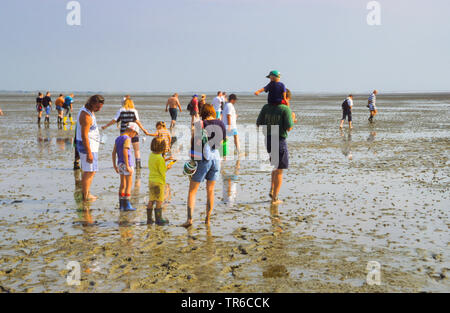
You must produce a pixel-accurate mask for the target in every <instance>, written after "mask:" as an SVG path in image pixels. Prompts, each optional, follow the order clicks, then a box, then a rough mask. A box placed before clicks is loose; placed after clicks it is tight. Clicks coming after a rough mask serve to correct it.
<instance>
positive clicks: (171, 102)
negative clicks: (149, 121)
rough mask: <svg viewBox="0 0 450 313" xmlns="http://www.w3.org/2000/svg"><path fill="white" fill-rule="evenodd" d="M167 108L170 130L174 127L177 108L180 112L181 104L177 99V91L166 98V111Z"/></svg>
mask: <svg viewBox="0 0 450 313" xmlns="http://www.w3.org/2000/svg"><path fill="white" fill-rule="evenodd" d="M167 110H169V113H170V118H171V119H172V121H171V123H170V130H172V129H173V128H174V127H175V123H176V121H177V115H178V110H180V113H181V104H180V101H179V100H178V93H174V94H173V95H172V97H170V98H169V99H168V100H167V103H166V112H167Z"/></svg>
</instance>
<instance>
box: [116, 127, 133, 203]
mask: <svg viewBox="0 0 450 313" xmlns="http://www.w3.org/2000/svg"><path fill="white" fill-rule="evenodd" d="M138 135H139V126H138V125H137V124H136V123H133V122H131V123H128V125H127V128H126V129H125V132H123V133H122V134H120V136H119V137H117V138H116V141H115V143H114V149H113V152H112V162H113V166H114V169H115V170H116V173H117V174H119V175H120V187H119V209H120V210H121V211H136V208H133V207H132V206H131V203H130V197H131V186H132V183H133V172H134V169H133V166H134V160H133V158H132V156H131V140H132V138H133V137H135V136H138ZM117 159H118V161H117V163H116V160H117Z"/></svg>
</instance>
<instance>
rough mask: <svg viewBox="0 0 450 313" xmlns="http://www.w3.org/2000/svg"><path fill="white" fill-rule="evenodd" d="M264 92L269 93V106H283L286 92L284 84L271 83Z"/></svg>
mask: <svg viewBox="0 0 450 313" xmlns="http://www.w3.org/2000/svg"><path fill="white" fill-rule="evenodd" d="M264 91H265V92H268V93H269V94H268V95H267V102H268V103H269V104H281V102H282V101H283V93H285V92H286V86H284V84H283V83H282V82H274V81H271V82H270V83H268V84H267V86H266V87H264Z"/></svg>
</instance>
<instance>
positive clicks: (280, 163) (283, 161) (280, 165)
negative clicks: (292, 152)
mask: <svg viewBox="0 0 450 313" xmlns="http://www.w3.org/2000/svg"><path fill="white" fill-rule="evenodd" d="M271 138H272V137H271V136H267V137H266V148H267V152H268V153H269V155H270V164H271V165H273V166H274V167H276V168H277V169H279V170H284V169H287V168H289V151H288V146H287V141H286V138H282V137H280V146H279V149H278V153H276V151H273V153H272V143H271V140H272V139H271Z"/></svg>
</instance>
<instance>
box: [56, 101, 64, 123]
mask: <svg viewBox="0 0 450 313" xmlns="http://www.w3.org/2000/svg"><path fill="white" fill-rule="evenodd" d="M63 106H64V95H63V94H60V95H59V97H58V98H57V99H56V100H55V108H56V111H57V112H58V127H59V126H62V121H63Z"/></svg>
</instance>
